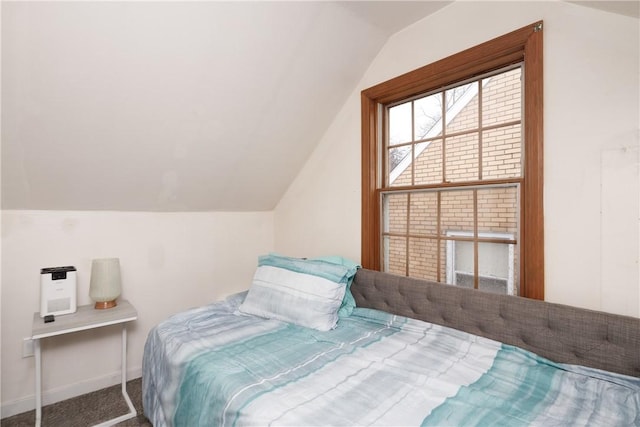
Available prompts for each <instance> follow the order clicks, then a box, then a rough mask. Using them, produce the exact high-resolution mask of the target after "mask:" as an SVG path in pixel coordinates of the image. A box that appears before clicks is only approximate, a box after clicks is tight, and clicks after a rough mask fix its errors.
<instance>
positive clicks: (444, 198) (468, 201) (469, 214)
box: [440, 190, 473, 236]
mask: <svg viewBox="0 0 640 427" xmlns="http://www.w3.org/2000/svg"><path fill="white" fill-rule="evenodd" d="M440 216H441V220H440V230H441V234H442V235H445V236H446V235H447V233H450V232H454V231H466V232H469V233H471V236H473V190H461V191H443V192H442V193H441V195H440Z"/></svg>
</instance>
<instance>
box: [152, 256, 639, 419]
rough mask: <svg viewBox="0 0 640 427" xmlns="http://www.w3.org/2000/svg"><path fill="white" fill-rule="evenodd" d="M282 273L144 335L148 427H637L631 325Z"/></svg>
mask: <svg viewBox="0 0 640 427" xmlns="http://www.w3.org/2000/svg"><path fill="white" fill-rule="evenodd" d="M276 260H277V262H274V261H273V258H268V259H267V261H264V260H262V259H261V263H259V266H258V269H257V271H256V276H255V277H254V281H253V283H252V285H251V288H250V289H249V291H248V293H240V294H236V295H232V296H230V297H229V298H227V299H226V300H224V301H219V302H215V303H212V304H209V305H206V306H203V307H198V308H194V309H192V310H188V311H186V312H183V313H179V314H177V315H175V316H172V317H170V318H169V319H167V320H166V321H164V322H162V323H160V324H159V325H157V326H156V327H155V328H153V329H152V331H151V332H150V333H149V336H148V339H147V342H146V344H145V350H144V358H143V378H142V380H143V381H142V382H143V406H144V413H145V415H146V416H147V417H148V418H149V419H150V420H151V422H152V423H153V425H154V426H156V427H160V426H173V425H175V426H223V425H229V426H234V425H238V426H240V425H252V426H262V425H290V426H301V425H351V426H352V425H358V426H359V425H384V426H390V425H394V426H398V425H423V426H443V425H449V426H474V425H475V426H486V425H505V426H520V425H539V426H568V425H588V426H598V425H602V426H617V425H619V426H634V425H636V426H637V425H640V351H639V350H640V319H637V318H632V317H625V316H618V315H613V314H607V313H601V312H596V311H590V310H584V309H579V308H575V307H568V306H562V305H558V304H551V303H546V302H541V301H533V300H527V299H524V298H518V297H509V296H501V295H495V294H488V293H484V292H481V291H474V290H469V289H463V288H459V287H453V286H447V285H442V284H437V283H433V282H428V281H424V280H418V279H411V278H407V277H401V276H396V275H393V274H387V273H381V272H375V271H371V270H366V269H357V268H354V266H353V265H350V264H348V263H345V262H343V261H340V260H338V261H336V260H335V259H331V260H329V261H327V260H325V259H321V260H305V261H312V262H316V261H317V263H320V265H322V266H323V268H324V267H326V266H327V265H331V267H330V268H334V267H333V266H335V265H339V264H343V265H342V267H343V268H342V270H339V269H338V270H336V272H331V274H329V275H328V276H327V275H326V274H325V273H324V272H323V275H324V276H323V277H321V278H320V279H319V278H318V276H314V274H315V273H314V272H313V271H310V270H309V267H308V265H306V264H305V265H304V266H303V267H299V266H297V263H298V261H297V260H293V261H292V259H285V261H286V262H285V264H283V262H284V261H283V260H282V259H279V258H276ZM263 261H264V262H263ZM292 263H293V264H295V265H294V266H293V267H292V265H293V264H292ZM283 265H284V267H283ZM261 270H262V273H263V274H262V275H260V274H259V273H260V271H261ZM294 270H295V271H294ZM341 271H344V272H346V273H345V275H343V276H341V275H340V274H341V273H340V272H341ZM274 272H276V273H274ZM278 272H280V273H282V272H284V273H282V274H283V275H284V276H280V275H278V274H280V273H278ZM333 273H336V274H333ZM332 274H333V276H332ZM300 277H302V279H300ZM308 277H312V278H313V280H310V281H309V282H308V283H306V280H307V278H308ZM327 277H329V278H327ZM301 280H302V281H303V282H305V283H306V284H305V285H303V286H302V287H303V288H304V286H308V288H306V289H307V290H309V292H310V294H309V293H307V294H305V295H304V296H303V297H304V298H306V300H300V299H299V298H300V295H299V294H301V293H302V294H304V293H305V292H306V291H304V290H302V291H300V287H299V283H301V282H300V281H301ZM319 283H329V286H328V287H327V292H325V293H324V294H323V295H318V294H317V293H316V289H317V288H318V287H319V286H320V285H319ZM274 289H276V292H272V291H273V290H274ZM323 289H324V288H323ZM274 295H275V297H274ZM283 295H284V296H283ZM283 298H284V300H286V301H287V303H286V304H284V306H285V308H284V310H285V311H287V310H288V312H287V313H288V316H289V317H287V316H286V315H283V314H282V312H278V310H282V304H281V302H282V299H283ZM287 298H289V299H287ZM291 298H292V299H291ZM319 300H320V301H321V302H320V303H319V302H318V301H319ZM274 301H277V304H276V303H275V302H274ZM327 301H333V302H332V303H331V304H328V303H327ZM292 302H293V303H292ZM252 304H254V306H252ZM256 304H257V305H256ZM273 304H276V305H273ZM329 305H330V306H331V307H329ZM265 307H266V308H265ZM274 307H275V309H274ZM345 308H346V310H345ZM265 309H266V310H267V311H269V310H271V312H270V313H266V312H261V311H260V310H265ZM274 311H275V312H274ZM327 313H329V314H330V316H326V315H327ZM285 314H286V313H285ZM331 316H333V317H331ZM324 317H326V319H324ZM319 318H320V319H324V320H327V321H326V322H325V321H324V320H323V321H321V322H319V323H314V324H305V322H309V321H311V322H317V319H319ZM334 321H335V323H334Z"/></svg>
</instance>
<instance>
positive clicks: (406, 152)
mask: <svg viewBox="0 0 640 427" xmlns="http://www.w3.org/2000/svg"><path fill="white" fill-rule="evenodd" d="M387 171H388V174H389V175H388V177H387V182H388V185H389V186H400V185H411V146H410V145H403V146H400V147H394V148H390V149H389V167H388V168H387Z"/></svg>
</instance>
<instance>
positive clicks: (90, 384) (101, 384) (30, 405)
mask: <svg viewBox="0 0 640 427" xmlns="http://www.w3.org/2000/svg"><path fill="white" fill-rule="evenodd" d="M141 376H142V368H135V369H129V370H127V381H129V380H133V379H136V378H140V377H141ZM121 379H122V374H121V373H120V372H119V371H118V372H114V373H113V374H109V375H104V376H102V377H96V378H92V379H90V380H86V381H80V382H77V383H73V384H68V385H64V386H61V387H57V388H54V389H52V390H45V391H43V392H42V406H46V405H50V404H52V403H57V402H61V401H63V400H67V399H71V398H72V397H76V396H80V395H83V394H87V393H91V392H92V391H96V390H100V389H103V388H106V387H110V386H112V385H116V384H120V381H121ZM34 387H35V384H34ZM35 407H36V395H35V391H34V393H33V394H31V395H28V396H25V397H21V398H19V399H15V400H12V401H9V402H2V409H0V414H2V418H7V417H12V416H14V415H17V414H21V413H23V412H27V411H32V410H34V409H35Z"/></svg>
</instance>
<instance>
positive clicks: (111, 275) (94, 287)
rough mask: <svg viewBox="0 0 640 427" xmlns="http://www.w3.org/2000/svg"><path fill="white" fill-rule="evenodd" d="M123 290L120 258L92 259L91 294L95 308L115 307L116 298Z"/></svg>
mask: <svg viewBox="0 0 640 427" xmlns="http://www.w3.org/2000/svg"><path fill="white" fill-rule="evenodd" d="M121 292H122V281H121V278H120V260H119V259H118V258H101V259H94V260H93V261H91V282H90V284H89V296H90V297H91V299H92V300H93V301H95V303H96V304H95V308H98V309H102V308H112V307H115V306H116V305H117V304H116V299H117V298H118V297H119V296H120V293H121Z"/></svg>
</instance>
